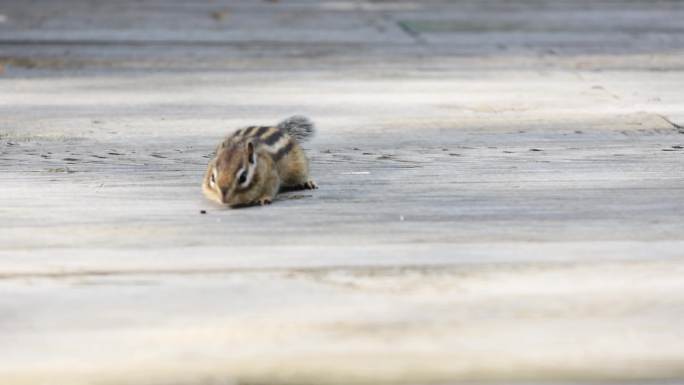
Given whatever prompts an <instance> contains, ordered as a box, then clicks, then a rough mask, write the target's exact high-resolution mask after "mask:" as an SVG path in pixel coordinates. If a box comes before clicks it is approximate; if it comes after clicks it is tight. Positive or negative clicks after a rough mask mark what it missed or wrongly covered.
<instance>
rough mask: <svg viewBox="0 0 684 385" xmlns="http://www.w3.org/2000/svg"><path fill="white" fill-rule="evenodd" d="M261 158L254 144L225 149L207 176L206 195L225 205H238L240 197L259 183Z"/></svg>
mask: <svg viewBox="0 0 684 385" xmlns="http://www.w3.org/2000/svg"><path fill="white" fill-rule="evenodd" d="M256 171H257V154H256V151H255V148H254V143H253V142H252V141H247V142H240V143H234V144H230V145H228V146H227V147H226V146H224V145H221V147H219V148H218V149H217V151H216V156H215V157H214V159H213V160H212V161H211V162H209V167H207V173H206V174H205V175H204V183H203V185H202V189H203V190H204V194H205V195H206V196H207V197H208V198H210V199H213V200H215V201H217V202H219V203H221V204H227V205H235V204H240V203H244V202H239V200H238V199H237V196H238V195H239V194H240V193H241V192H244V191H247V190H249V188H250V187H251V185H252V184H253V183H254V181H255V175H256Z"/></svg>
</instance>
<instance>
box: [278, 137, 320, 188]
mask: <svg viewBox="0 0 684 385" xmlns="http://www.w3.org/2000/svg"><path fill="white" fill-rule="evenodd" d="M278 166H279V167H278V169H279V171H280V172H279V173H280V175H281V180H282V184H281V191H293V190H313V189H316V188H318V185H317V184H316V182H314V181H313V180H311V179H310V178H309V160H308V159H307V158H306V155H305V154H304V151H303V150H302V148H301V147H299V145H296V146H294V147H293V148H292V150H291V151H290V152H289V153H288V154H287V155H286V156H284V157H283V158H282V159H281V160H280V162H279V165H278Z"/></svg>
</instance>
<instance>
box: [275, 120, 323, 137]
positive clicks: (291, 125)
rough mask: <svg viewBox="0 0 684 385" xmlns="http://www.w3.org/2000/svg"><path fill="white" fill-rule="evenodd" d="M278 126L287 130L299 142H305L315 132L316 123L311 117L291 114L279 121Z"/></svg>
mask: <svg viewBox="0 0 684 385" xmlns="http://www.w3.org/2000/svg"><path fill="white" fill-rule="evenodd" d="M278 128H280V129H281V130H285V131H287V133H288V134H290V135H291V136H292V137H293V138H295V139H296V140H297V142H304V141H306V140H308V139H310V138H311V137H312V136H313V134H314V124H313V122H312V121H311V120H309V118H307V117H305V116H301V115H295V116H291V117H289V118H287V119H285V120H283V121H282V122H280V123H278Z"/></svg>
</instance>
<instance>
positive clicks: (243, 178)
mask: <svg viewBox="0 0 684 385" xmlns="http://www.w3.org/2000/svg"><path fill="white" fill-rule="evenodd" d="M246 181H247V171H243V172H242V173H241V174H240V178H238V183H240V184H244V183H245V182H246Z"/></svg>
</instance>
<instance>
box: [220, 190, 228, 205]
mask: <svg viewBox="0 0 684 385" xmlns="http://www.w3.org/2000/svg"><path fill="white" fill-rule="evenodd" d="M221 202H223V203H226V202H228V189H227V188H222V189H221Z"/></svg>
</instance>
